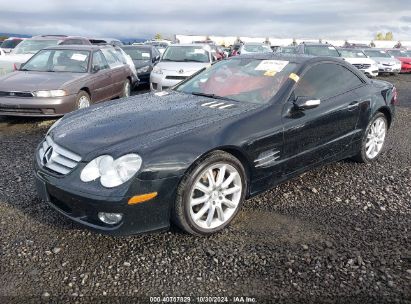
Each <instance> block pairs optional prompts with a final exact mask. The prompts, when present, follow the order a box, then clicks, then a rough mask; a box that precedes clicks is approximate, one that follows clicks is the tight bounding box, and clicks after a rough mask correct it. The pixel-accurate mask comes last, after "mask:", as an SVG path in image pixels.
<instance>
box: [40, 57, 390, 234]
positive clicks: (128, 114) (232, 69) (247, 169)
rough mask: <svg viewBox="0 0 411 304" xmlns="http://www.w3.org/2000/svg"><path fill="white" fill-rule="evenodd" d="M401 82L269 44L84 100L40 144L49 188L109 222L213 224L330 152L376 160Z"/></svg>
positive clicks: (65, 210) (197, 230)
mask: <svg viewBox="0 0 411 304" xmlns="http://www.w3.org/2000/svg"><path fill="white" fill-rule="evenodd" d="M396 103H397V93H396V89H395V87H393V85H392V84H390V83H387V82H383V81H378V80H370V79H368V78H367V77H365V76H364V75H363V74H362V73H361V72H360V71H358V70H357V69H356V68H355V67H353V66H352V65H350V64H348V63H346V62H344V61H342V60H340V59H336V58H329V57H327V58H325V57H324V58H323V57H310V56H297V55H276V54H258V55H251V56H238V57H233V58H231V59H228V60H223V61H221V62H218V63H216V64H214V65H212V66H211V67H208V68H205V69H203V70H201V71H199V72H198V73H196V74H195V75H193V76H192V77H190V78H188V79H186V80H184V81H183V82H181V83H180V84H178V85H177V86H175V87H173V88H172V89H170V90H167V91H162V92H157V93H154V92H153V93H147V94H144V95H139V96H134V97H130V98H127V99H123V100H120V101H113V102H110V103H104V104H101V105H95V106H92V107H90V108H87V109H82V110H78V111H76V112H73V113H70V114H68V115H66V116H64V117H63V118H62V119H60V120H58V121H57V122H56V123H55V124H54V125H53V126H52V127H51V128H50V130H49V131H48V133H47V135H46V137H45V139H44V140H43V141H42V142H41V143H40V144H39V146H38V148H37V150H36V154H35V176H36V186H37V190H38V193H39V195H40V197H41V198H43V199H44V200H46V201H47V202H48V203H50V204H51V206H53V207H54V208H55V209H57V210H58V211H59V212H61V213H62V214H64V215H65V216H67V217H69V218H70V219H72V220H74V221H76V222H78V223H81V224H84V225H85V226H88V227H90V228H93V229H96V230H98V231H102V232H105V233H109V234H115V235H124V234H136V233H142V232H147V231H154V230H162V229H167V228H168V227H169V226H170V224H171V223H174V224H175V225H177V226H179V227H180V228H182V229H183V230H185V231H186V232H188V233H191V234H196V235H209V234H212V233H215V232H217V231H220V230H221V229H223V228H224V227H226V226H227V225H228V224H229V223H230V222H231V221H232V220H233V219H234V217H235V216H236V214H237V213H238V212H239V210H240V208H241V204H242V203H243V201H244V200H245V199H247V198H250V197H252V196H254V195H256V194H258V193H260V192H262V191H265V190H267V189H270V188H272V187H274V186H275V185H276V184H278V183H280V182H283V181H285V180H288V179H290V178H292V177H293V176H296V175H298V174H301V173H302V172H304V171H306V170H308V169H310V168H313V167H316V166H319V165H323V164H326V163H330V162H334V161H338V160H341V159H345V158H353V159H356V160H358V161H360V162H365V163H368V162H372V161H374V160H376V159H377V157H378V156H379V155H380V154H381V151H382V150H383V146H384V141H385V139H386V134H387V130H388V129H389V128H390V126H391V125H392V122H393V119H394V105H395V104H396Z"/></svg>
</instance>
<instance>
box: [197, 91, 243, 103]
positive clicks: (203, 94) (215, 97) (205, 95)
mask: <svg viewBox="0 0 411 304" xmlns="http://www.w3.org/2000/svg"><path fill="white" fill-rule="evenodd" d="M191 94H193V95H196V96H204V97H208V98H214V99H221V100H229V101H237V100H235V99H231V98H228V97H224V96H218V95H216V94H207V93H201V92H191Z"/></svg>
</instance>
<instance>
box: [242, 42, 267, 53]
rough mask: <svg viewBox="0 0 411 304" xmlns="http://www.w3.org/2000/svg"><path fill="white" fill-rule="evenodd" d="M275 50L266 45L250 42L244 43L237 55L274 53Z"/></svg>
mask: <svg viewBox="0 0 411 304" xmlns="http://www.w3.org/2000/svg"><path fill="white" fill-rule="evenodd" d="M272 52H273V50H272V49H271V48H270V46H269V45H267V44H265V43H257V42H249V43H244V44H243V45H242V46H241V47H240V49H239V50H238V51H237V54H238V55H239V54H243V55H244V54H255V53H272Z"/></svg>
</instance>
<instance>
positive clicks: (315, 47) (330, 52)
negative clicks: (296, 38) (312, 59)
mask: <svg viewBox="0 0 411 304" xmlns="http://www.w3.org/2000/svg"><path fill="white" fill-rule="evenodd" d="M297 53H299V54H306V55H312V56H326V57H327V56H328V57H340V53H338V51H337V49H336V48H335V47H334V46H333V45H331V44H328V43H315V42H302V43H300V44H299V45H298V46H297Z"/></svg>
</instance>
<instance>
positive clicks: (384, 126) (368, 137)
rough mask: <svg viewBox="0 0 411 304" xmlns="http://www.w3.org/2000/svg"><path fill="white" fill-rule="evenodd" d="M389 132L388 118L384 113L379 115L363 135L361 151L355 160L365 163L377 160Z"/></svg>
mask: <svg viewBox="0 0 411 304" xmlns="http://www.w3.org/2000/svg"><path fill="white" fill-rule="evenodd" d="M387 130H388V123H387V118H386V117H385V115H384V114H383V113H380V112H379V113H377V114H376V115H375V116H374V117H373V119H372V120H371V122H370V123H369V124H368V126H367V129H366V131H365V133H364V135H363V139H362V143H361V150H360V152H359V153H358V154H357V155H356V156H355V157H354V159H355V160H357V161H359V162H363V163H369V162H372V161H374V160H376V159H377V158H378V156H379V155H380V154H381V151H382V149H383V147H384V143H385V138H386V135H387Z"/></svg>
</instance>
